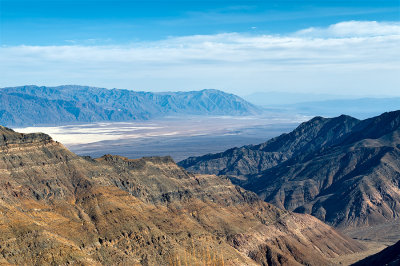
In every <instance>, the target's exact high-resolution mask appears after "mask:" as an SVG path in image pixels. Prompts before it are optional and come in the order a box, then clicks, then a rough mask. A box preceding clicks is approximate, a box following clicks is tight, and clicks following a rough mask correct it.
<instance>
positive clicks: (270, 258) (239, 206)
mask: <svg viewBox="0 0 400 266" xmlns="http://www.w3.org/2000/svg"><path fill="white" fill-rule="evenodd" d="M0 139H2V142H1V143H0V263H1V264H19V265H20V264H29V265H47V264H80V265H96V264H99V265H100V264H105V265H109V264H123V265H135V264H138V265H139V264H142V265H154V264H158V265H168V264H170V265H177V264H178V263H180V264H184V263H186V262H187V263H189V264H191V265H198V264H204V263H215V264H217V265H255V264H257V263H259V264H264V265H300V264H308V265H323V264H326V263H327V262H328V259H329V258H332V257H336V256H339V255H342V254H348V253H352V252H356V251H360V250H361V249H363V247H362V246H361V245H360V244H358V243H357V242H355V241H354V240H351V239H349V238H347V237H345V236H343V235H341V234H340V233H338V232H336V231H335V230H334V229H332V228H331V227H329V226H327V225H325V224H323V223H322V222H320V221H319V220H317V219H316V218H314V217H312V216H309V215H305V214H295V213H291V212H288V211H284V210H280V209H278V208H276V207H274V206H272V205H270V204H268V203H265V202H263V201H260V200H258V198H257V197H256V195H255V194H253V193H251V192H248V191H245V190H243V189H241V188H239V187H237V186H235V185H233V184H232V183H231V182H230V181H229V180H228V179H224V178H220V177H216V176H213V175H192V174H189V173H187V172H186V171H184V170H183V169H182V168H180V167H178V166H177V165H176V164H175V163H174V162H173V161H172V159H171V158H169V157H152V158H143V159H138V160H129V159H126V158H123V157H119V156H112V155H105V156H103V157H101V158H99V159H91V158H82V157H79V156H77V155H75V154H73V153H71V152H70V151H68V150H67V149H65V148H64V147H63V146H62V145H61V144H60V143H57V142H54V141H52V140H51V139H50V138H49V137H48V136H47V135H44V134H28V135H25V134H19V133H16V132H14V131H12V130H10V129H7V128H4V127H1V128H0Z"/></svg>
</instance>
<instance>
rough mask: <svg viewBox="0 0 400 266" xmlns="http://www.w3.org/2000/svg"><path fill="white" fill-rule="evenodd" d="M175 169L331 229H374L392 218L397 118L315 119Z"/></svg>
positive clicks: (399, 207) (399, 201)
mask: <svg viewBox="0 0 400 266" xmlns="http://www.w3.org/2000/svg"><path fill="white" fill-rule="evenodd" d="M179 165H180V166H183V167H184V168H186V169H187V170H189V171H191V172H196V173H204V174H217V175H227V176H229V177H230V179H231V180H232V181H233V182H234V183H236V184H239V185H241V186H242V187H244V188H246V189H248V190H251V191H253V192H256V193H257V194H258V195H259V196H260V197H261V198H262V199H264V200H265V201H267V202H270V203H273V204H275V205H276V206H278V207H281V208H285V209H287V210H293V211H296V212H300V213H309V214H312V215H314V216H316V217H318V218H319V219H321V220H322V221H325V222H327V223H329V224H331V225H334V226H337V227H341V228H354V227H359V226H371V225H377V224H381V223H385V222H387V221H393V220H397V219H399V218H400V111H395V112H389V113H384V114H382V115H380V116H377V117H373V118H370V119H366V120H358V119H355V118H353V117H350V116H345V115H342V116H339V117H335V118H329V119H328V118H322V117H315V118H313V119H311V120H310V121H308V122H305V123H302V124H301V125H300V126H299V127H297V128H296V129H295V130H294V131H292V132H290V133H289V134H283V135H281V136H279V137H276V138H273V139H271V140H269V141H267V142H265V143H262V144H259V145H249V146H244V147H240V148H233V149H230V150H227V151H225V152H222V153H218V154H208V155H204V156H201V157H192V158H188V159H186V160H184V161H181V162H180V163H179ZM399 232H400V231H399Z"/></svg>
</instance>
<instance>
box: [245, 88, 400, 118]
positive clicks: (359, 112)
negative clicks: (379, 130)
mask: <svg viewBox="0 0 400 266" xmlns="http://www.w3.org/2000/svg"><path fill="white" fill-rule="evenodd" d="M244 99H245V100H247V101H249V102H251V103H253V104H256V105H258V106H262V107H264V108H266V109H268V110H270V111H275V112H277V111H279V112H283V113H295V114H302V115H307V116H317V115H318V116H325V117H335V116H339V115H341V114H347V115H351V116H354V117H357V118H359V119H365V118H368V117H371V116H376V115H379V114H381V113H383V112H387V111H389V110H399V109H400V97H389V96H387V97H380V98H377V97H363V98H357V97H356V96H354V95H353V96H343V95H330V94H312V93H289V92H258V93H253V94H250V95H247V96H244Z"/></svg>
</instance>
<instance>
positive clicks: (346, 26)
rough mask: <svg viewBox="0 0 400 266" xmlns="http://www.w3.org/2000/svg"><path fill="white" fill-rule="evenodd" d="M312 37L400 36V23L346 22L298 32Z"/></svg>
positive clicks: (300, 34)
mask: <svg viewBox="0 0 400 266" xmlns="http://www.w3.org/2000/svg"><path fill="white" fill-rule="evenodd" d="M297 35H299V36H312V37H316V36H319V37H371V36H388V35H400V22H376V21H345V22H340V23H337V24H333V25H330V26H329V27H327V28H314V27H313V28H308V29H304V30H300V31H298V32H297Z"/></svg>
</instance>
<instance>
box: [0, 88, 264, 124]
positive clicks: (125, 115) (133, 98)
mask: <svg viewBox="0 0 400 266" xmlns="http://www.w3.org/2000/svg"><path fill="white" fill-rule="evenodd" d="M0 106H1V107H0V123H1V124H3V125H7V126H26V125H29V126H32V125H38V124H53V125H57V124H65V123H74V122H98V121H133V120H146V119H150V118H155V117H162V116H166V115H183V114H185V115H251V114H257V113H259V112H260V109H258V108H257V107H256V106H254V105H252V104H250V103H248V102H246V101H245V100H243V99H242V98H240V97H238V96H236V95H233V94H228V93H224V92H222V91H218V90H202V91H190V92H166V93H152V92H142V91H131V90H118V89H112V90H108V89H102V88H95V87H87V86H74V85H69V86H59V87H38V86H21V87H12V88H3V89H0Z"/></svg>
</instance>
